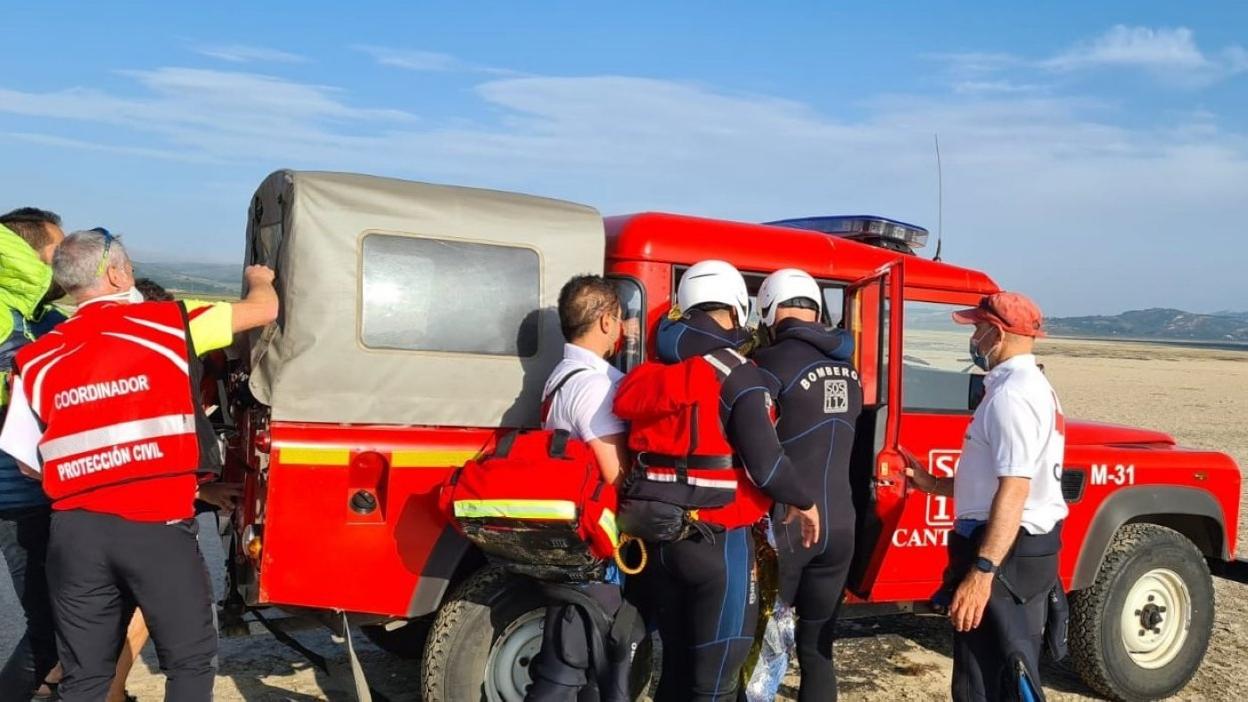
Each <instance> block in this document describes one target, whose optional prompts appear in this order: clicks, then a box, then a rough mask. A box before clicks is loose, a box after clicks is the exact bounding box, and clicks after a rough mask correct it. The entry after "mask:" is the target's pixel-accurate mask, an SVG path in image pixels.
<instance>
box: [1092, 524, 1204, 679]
mask: <svg viewBox="0 0 1248 702" xmlns="http://www.w3.org/2000/svg"><path fill="white" fill-rule="evenodd" d="M1157 569H1165V570H1166V571H1169V572H1170V573H1173V574H1174V575H1177V576H1178V578H1179V579H1180V580H1181V581H1182V584H1183V586H1185V587H1186V588H1187V592H1188V593H1189V595H1190V601H1191V602H1190V608H1191V614H1190V618H1189V621H1190V624H1189V626H1188V629H1187V638H1186V640H1185V641H1183V643H1182V644H1181V647H1180V648H1179V649H1178V650H1177V653H1175V654H1174V657H1173V659H1171V660H1170V661H1169V662H1168V663H1166V664H1165V665H1163V666H1161V667H1158V668H1154V669H1149V668H1146V667H1143V666H1141V665H1139V664H1137V663H1136V662H1135V661H1134V660H1132V658H1131V656H1130V655H1129V654H1128V652H1127V646H1126V644H1125V643H1124V641H1123V631H1122V616H1123V613H1124V608H1125V606H1126V600H1127V596H1128V595H1129V594H1130V591H1131V589H1132V587H1134V586H1135V585H1136V583H1137V582H1139V581H1140V579H1141V578H1142V577H1144V576H1145V575H1146V574H1148V573H1150V572H1154V571H1156V570H1157ZM1149 601H1151V598H1150V600H1149ZM1138 611H1140V610H1137V612H1138ZM1133 626H1134V625H1133ZM1140 626H1143V624H1141V625H1140ZM1212 629H1213V579H1212V577H1211V576H1210V575H1209V566H1208V565H1207V564H1206V563H1205V559H1204V556H1203V555H1202V554H1201V552H1200V551H1199V550H1198V549H1197V548H1196V546H1195V544H1193V543H1192V542H1191V541H1189V540H1188V539H1187V538H1186V537H1184V536H1183V535H1182V534H1180V533H1179V532H1177V531H1174V530H1173V529H1168V528H1166V527H1162V526H1158V525H1156V524H1128V525H1126V526H1124V527H1122V528H1121V529H1119V530H1118V533H1116V534H1115V535H1114V540H1113V541H1112V542H1111V543H1110V546H1109V549H1108V550H1107V551H1106V552H1105V560H1104V562H1103V563H1102V564H1101V568H1100V570H1099V571H1098V572H1097V575H1096V580H1095V582H1094V583H1093V584H1092V587H1090V588H1088V589H1086V590H1081V591H1079V592H1074V593H1071V598H1070V651H1071V659H1072V662H1073V664H1074V666H1075V669H1076V670H1077V671H1078V672H1079V675H1080V677H1082V678H1083V680H1084V682H1086V683H1087V684H1088V685H1089V686H1091V687H1092V688H1093V689H1095V690H1096V691H1097V692H1100V693H1101V694H1103V695H1105V696H1107V697H1109V698H1110V699H1114V700H1122V701H1123V702H1142V701H1144V700H1156V699H1160V698H1163V697H1169V696H1171V695H1173V694H1175V693H1176V692H1178V691H1179V690H1181V689H1183V687H1184V686H1185V685H1187V683H1188V682H1189V681H1191V679H1192V676H1194V675H1195V674H1196V671H1197V670H1198V669H1199V668H1200V663H1201V661H1202V660H1203V659H1204V656H1205V650H1206V649H1207V648H1208V646H1209V637H1210V634H1211V633H1212ZM1141 631H1143V629H1141Z"/></svg>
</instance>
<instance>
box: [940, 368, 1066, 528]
mask: <svg viewBox="0 0 1248 702" xmlns="http://www.w3.org/2000/svg"><path fill="white" fill-rule="evenodd" d="M984 388H985V391H986V392H985V395H984V400H983V402H981V403H980V405H979V407H978V408H977V409H976V410H975V417H974V419H972V420H971V426H970V429H968V430H967V433H966V438H965V440H964V441H963V443H962V458H961V460H960V461H959V462H958V472H957V474H956V476H955V477H954V483H953V486H954V505H955V508H956V510H957V518H958V519H978V520H987V519H988V516H989V514H990V513H991V511H992V500H993V498H994V497H995V496H996V494H997V486H998V485H999V482H998V481H999V479H1000V478H1028V479H1030V480H1031V490H1030V491H1029V492H1028V494H1027V502H1026V504H1025V505H1024V506H1023V528H1024V529H1026V530H1027V533H1029V534H1047V533H1048V532H1050V531H1052V529H1053V526H1054V525H1056V524H1057V523H1058V522H1059V521H1061V520H1062V519H1064V518H1065V517H1066V514H1067V511H1068V510H1067V508H1066V500H1064V499H1063V498H1062V460H1063V456H1064V453H1065V450H1066V436H1065V432H1066V420H1065V419H1064V418H1063V416H1062V406H1061V403H1060V402H1058V399H1057V393H1055V392H1053V386H1051V385H1049V381H1048V379H1047V378H1045V377H1044V373H1043V372H1042V371H1041V370H1040V368H1039V366H1037V365H1036V357H1035V356H1033V355H1031V354H1026V355H1022V356H1015V357H1014V358H1011V359H1009V360H1008V361H1006V362H1005V363H1002V364H1001V365H999V366H997V367H996V368H993V369H992V371H990V372H989V373H988V375H987V377H985V378H984Z"/></svg>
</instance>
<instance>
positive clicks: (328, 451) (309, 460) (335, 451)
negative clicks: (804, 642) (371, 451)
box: [277, 446, 351, 466]
mask: <svg viewBox="0 0 1248 702" xmlns="http://www.w3.org/2000/svg"><path fill="white" fill-rule="evenodd" d="M277 452H278V459H279V460H280V461H281V462H282V463H285V464H291V465H301V466H345V465H347V464H348V463H350V462H351V451H350V450H348V449H345V448H327V447H324V446H279V447H278V449H277Z"/></svg>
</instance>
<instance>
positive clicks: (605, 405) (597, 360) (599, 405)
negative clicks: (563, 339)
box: [542, 344, 628, 441]
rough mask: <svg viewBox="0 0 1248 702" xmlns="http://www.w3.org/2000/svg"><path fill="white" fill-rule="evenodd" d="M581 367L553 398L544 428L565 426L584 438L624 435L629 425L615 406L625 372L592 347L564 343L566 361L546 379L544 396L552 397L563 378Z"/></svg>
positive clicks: (572, 433) (575, 436)
mask: <svg viewBox="0 0 1248 702" xmlns="http://www.w3.org/2000/svg"><path fill="white" fill-rule="evenodd" d="M578 368H579V369H582V370H581V371H580V372H579V373H577V374H576V375H574V376H572V377H571V378H568V382H566V383H564V384H563V387H562V388H560V389H559V392H558V393H556V394H555V396H554V398H553V399H552V400H551V403H550V414H549V415H547V417H546V422H545V423H544V424H543V428H545V429H563V430H564V431H566V432H568V433H570V434H571V435H572V438H574V439H580V440H581V441H590V440H591V439H601V438H603V437H605V436H612V435H614V434H623V433H624V432H625V431H627V429H628V426H627V425H626V424H625V423H624V421H623V420H622V419H620V418H619V417H617V416H615V412H613V411H612V406H613V405H614V404H615V386H616V385H617V384H619V382H620V379H621V378H623V377H624V374H623V373H621V372H620V371H619V370H617V369H616V368H615V367H614V366H612V365H611V364H609V363H607V362H606V361H605V360H603V359H602V358H601V357H599V356H596V355H595V354H594V353H593V352H592V351H589V350H588V349H584V348H581V347H580V346H576V345H574V344H564V345H563V360H562V361H560V362H559V365H557V366H555V370H554V371H553V372H551V374H550V378H548V379H547V380H546V387H545V388H543V389H542V397H544V398H545V397H550V392H551V390H553V389H554V388H555V386H556V385H558V384H559V381H561V380H562V379H563V378H564V377H566V376H567V375H568V373H571V372H572V371H574V370H576V369H578Z"/></svg>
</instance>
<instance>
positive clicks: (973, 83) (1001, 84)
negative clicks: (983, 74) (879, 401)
mask: <svg viewBox="0 0 1248 702" xmlns="http://www.w3.org/2000/svg"><path fill="white" fill-rule="evenodd" d="M1044 90H1046V88H1045V86H1042V85H1037V84H1035V83H1015V82H1013V81H1009V80H964V81H959V82H957V83H954V84H953V92H955V93H958V94H959V95H978V94H985V93H998V94H1011V93H1013V94H1018V93H1036V92H1043V91H1044Z"/></svg>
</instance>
